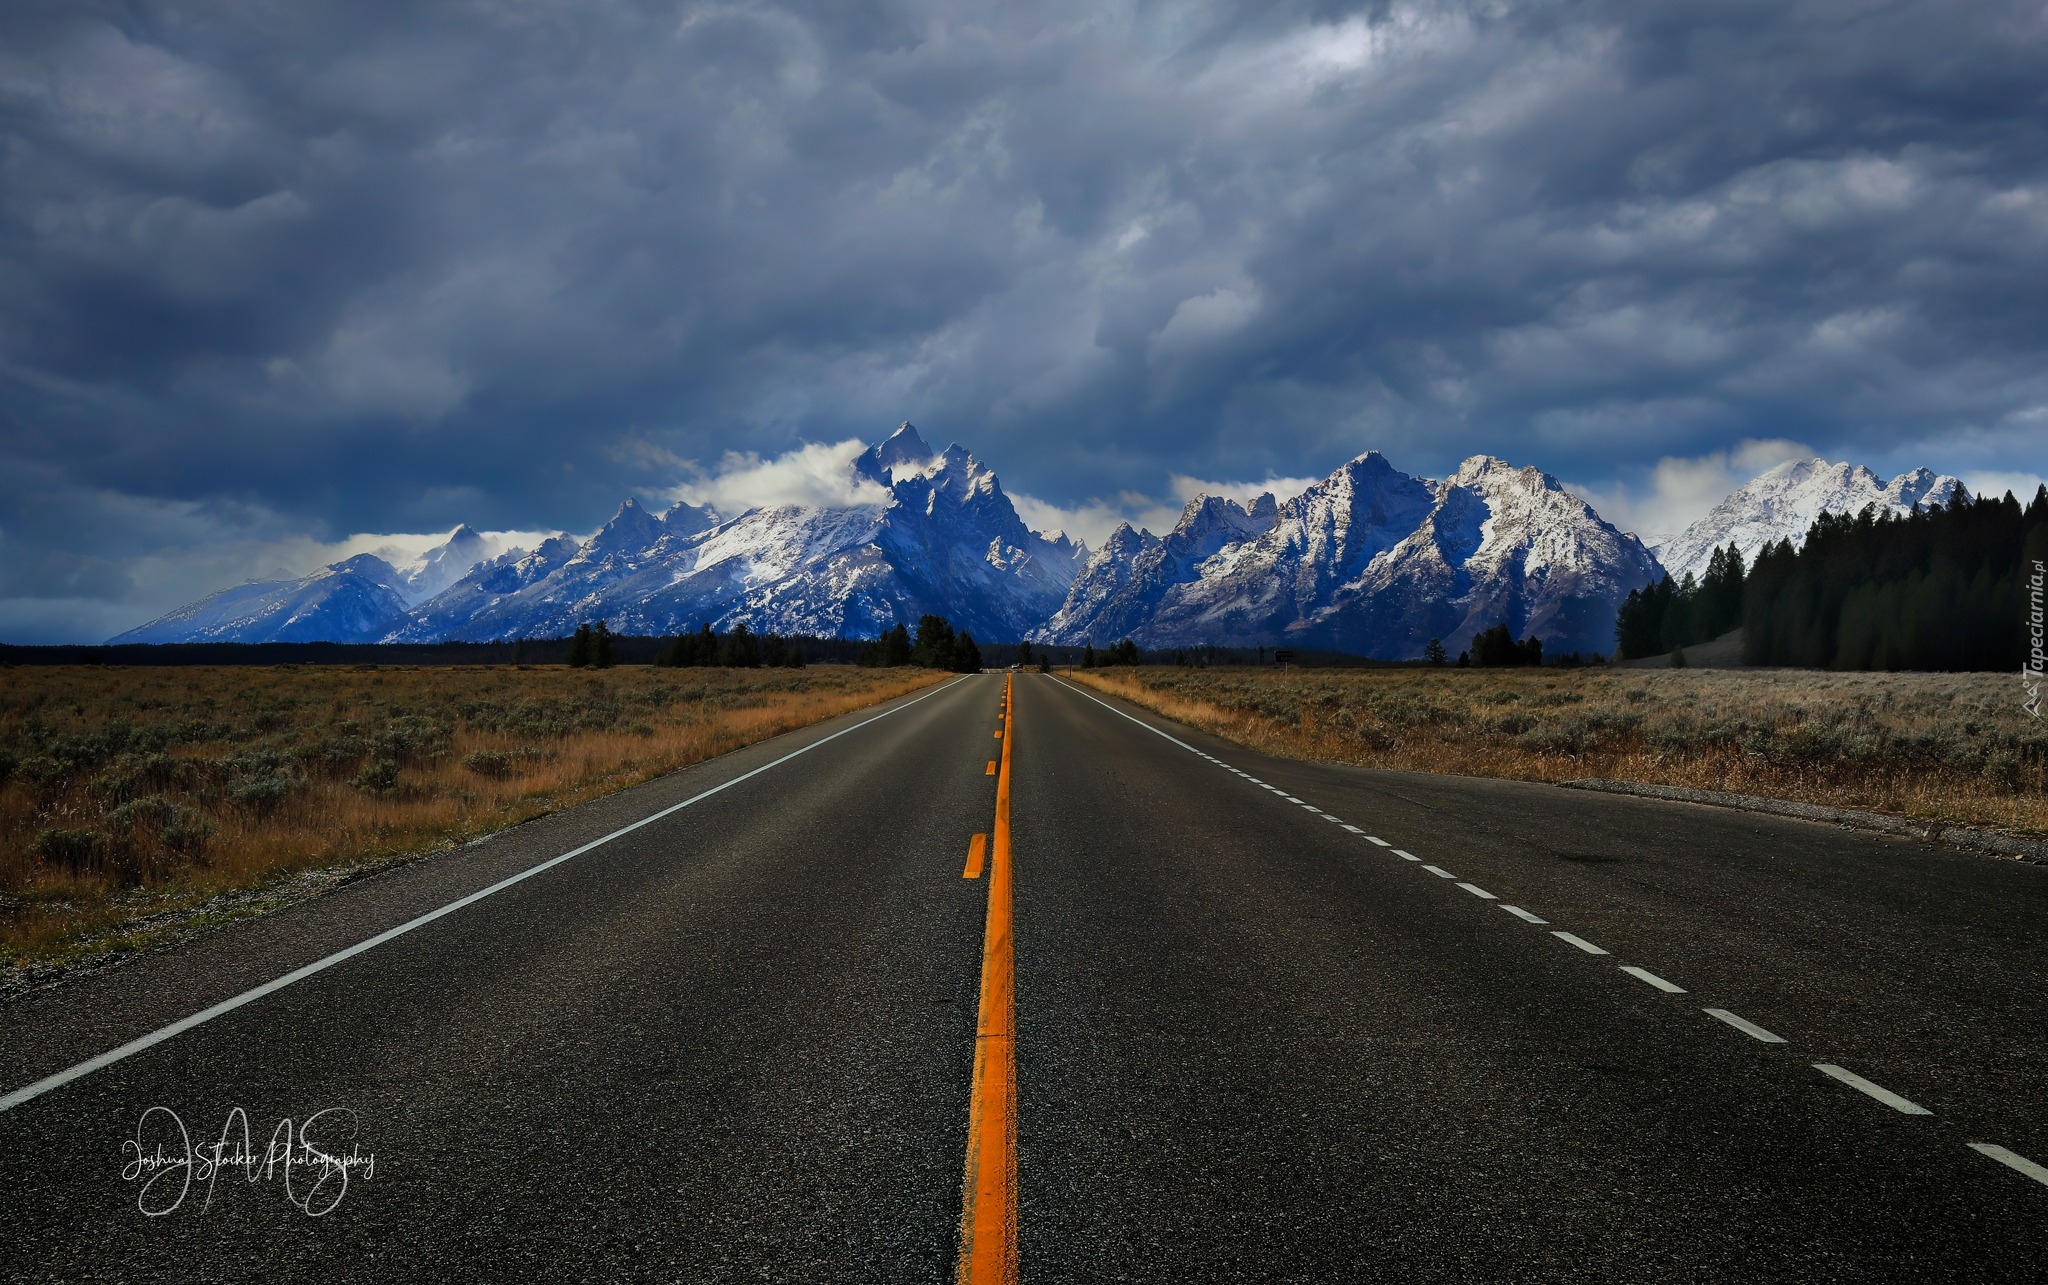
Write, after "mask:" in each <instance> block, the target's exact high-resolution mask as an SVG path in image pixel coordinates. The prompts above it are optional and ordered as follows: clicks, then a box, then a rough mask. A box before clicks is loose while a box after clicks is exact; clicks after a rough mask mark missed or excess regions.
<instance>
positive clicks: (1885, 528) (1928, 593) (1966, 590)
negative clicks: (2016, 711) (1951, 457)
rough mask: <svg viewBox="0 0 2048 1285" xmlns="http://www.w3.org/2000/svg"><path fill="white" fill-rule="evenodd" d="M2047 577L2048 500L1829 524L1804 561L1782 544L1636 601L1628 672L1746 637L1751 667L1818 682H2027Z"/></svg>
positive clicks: (1815, 530)
mask: <svg viewBox="0 0 2048 1285" xmlns="http://www.w3.org/2000/svg"><path fill="white" fill-rule="evenodd" d="M2043 563H2048V487H2042V488H2037V489H2036V491H2035V493H2034V498H2033V501H2032V502H2031V503H2029V504H2028V505H2026V506H2025V507H2024V508H2023V507H2021V505H2020V502H2019V501H2018V500H2016V499H2014V498H2013V496H2012V494H2011V493H2010V492H2008V493H2007V494H2006V495H2005V496H2004V497H2002V498H2000V499H1991V498H1989V497H1984V496H1980V497H1974V498H1973V497H1971V496H1970V495H1968V494H1967V493H1964V492H1958V493H1957V494H1956V495H1955V496H1954V497H1953V498H1952V499H1951V500H1950V501H1949V503H1947V504H1942V505H1935V506H1933V507H1930V508H1926V509H1918V510H1915V511H1914V512H1912V513H1909V514H1893V513H1880V512H1879V511H1878V510H1877V508H1876V506H1874V505H1873V506H1868V507H1866V508H1864V510H1863V511H1862V512H1861V513H1855V514H1846V513H1829V514H1822V515H1821V516H1820V518H1818V519H1817V520H1816V521H1815V522H1814V524H1813V526H1812V527H1811V528H1810V529H1809V530H1808V531H1807V534H1806V542H1805V543H1804V544H1803V545H1801V546H1800V547H1799V548H1797V549H1795V548H1793V547H1792V542H1791V541H1790V540H1780V541H1778V542H1777V543H1776V544H1771V545H1766V546H1764V547H1763V548H1762V549H1760V550H1758V551H1757V555H1756V561H1755V563H1754V564H1753V565H1751V566H1749V567H1746V568H1745V567H1744V566H1743V562H1742V555H1741V553H1740V552H1739V551H1738V550H1737V549H1736V548H1735V547H1734V546H1733V545H1730V546H1729V547H1728V548H1726V549H1724V550H1721V551H1719V552H1717V553H1715V555H1714V561H1713V563H1712V564H1710V566H1709V568H1708V571H1707V574H1706V576H1705V577H1704V578H1703V579H1701V580H1700V581H1698V582H1697V583H1695V582H1694V581H1693V579H1692V578H1691V577H1690V576H1688V577H1687V578H1686V579H1685V580H1684V581H1682V582H1679V583H1676V584H1674V583H1673V582H1672V580H1671V578H1670V577H1669V576H1666V577H1665V578H1664V579H1663V580H1662V581H1660V582H1659V583H1657V584H1654V585H1648V586H1645V587H1644V588H1642V589H1640V590H1637V591H1635V592H1632V593H1630V594H1629V596H1628V598H1627V600H1626V601H1624V602H1623V603H1622V606H1621V611H1620V613H1619V615H1618V616H1617V618H1616V621H1615V635H1616V640H1617V642H1618V643H1619V652H1620V655H1621V657H1622V658H1623V659H1631V658H1634V657H1638V656H1654V655H1658V654H1660V653H1663V652H1669V651H1673V650H1674V649H1676V648H1681V647H1685V646H1688V645H1690V644H1692V643H1695V642H1702V641H1705V640H1706V639H1709V638H1714V637H1718V636H1719V635H1721V634H1723V633H1725V632H1727V631H1728V630H1730V629H1733V628H1735V627H1736V626H1738V625H1740V626H1741V628H1742V659H1743V662H1744V663H1745V664H1751V665H1791V666H1800V667H1805V668H1814V669H1886V670H1896V669H1917V670H1998V669H2017V668H2019V667H2021V665H2022V664H2024V663H2025V660H2026V657H2027V652H2028V647H2029V643H2030V635H2029V632H2028V630H2027V627H2026V626H2027V621H2028V613H2029V612H2030V611H2031V610H2032V609H2033V604H2032V603H2031V602H2030V601H2029V600H2028V597H2027V581H2028V579H2029V577H2030V576H2031V575H2032V574H2033V572H2034V569H2035V567H2036V566H2038V565H2041V564H2043Z"/></svg>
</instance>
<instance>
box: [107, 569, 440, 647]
mask: <svg viewBox="0 0 2048 1285" xmlns="http://www.w3.org/2000/svg"><path fill="white" fill-rule="evenodd" d="M405 610H406V597H405V588H404V582H403V580H402V578H401V577H400V576H399V573H398V572H397V570H396V569H394V568H393V567H392V566H391V564H390V563H388V562H386V561H384V560H383V559H382V558H379V557H376V556H375V555H373V554H368V553H361V554H357V555H356V556H355V557H353V558H348V559H346V560H344V561H341V562H337V563H334V564H333V565H331V566H326V567H322V568H321V569H320V570H318V571H315V572H314V573H313V574H311V575H309V576H303V577H301V578H299V579H297V580H272V581H256V582H252V583H250V584H244V585H236V586H235V587H234V588H232V589H223V590H221V591H220V592H219V593H215V594H212V595H209V596H208V597H205V598H202V599H200V600H199V601H198V602H195V603H192V604H190V605H188V606H184V607H180V608H178V609H177V610H176V611H173V612H170V613H169V614H167V615H164V616H160V617H158V618H157V619H155V620H152V621H150V622H149V623H148V624H146V625H143V626H141V627H140V628H137V629H131V630H129V631H128V632H127V633H124V634H120V635H117V636H116V637H113V638H110V639H108V640H107V641H108V642H109V643H167V642H363V641H369V640H374V639H376V638H379V637H382V636H383V635H384V634H385V633H386V632H387V631H388V630H389V629H390V628H391V626H392V625H393V624H394V623H395V622H397V621H399V620H402V619H404V617H405Z"/></svg>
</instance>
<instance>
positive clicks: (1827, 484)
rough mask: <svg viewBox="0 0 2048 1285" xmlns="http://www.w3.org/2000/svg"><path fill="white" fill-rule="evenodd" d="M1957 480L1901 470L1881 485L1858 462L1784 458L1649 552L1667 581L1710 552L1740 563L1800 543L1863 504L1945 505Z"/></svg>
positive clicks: (1703, 565) (1899, 509)
mask: <svg viewBox="0 0 2048 1285" xmlns="http://www.w3.org/2000/svg"><path fill="white" fill-rule="evenodd" d="M1962 485H1963V484H1962V483H1961V482H1959V481H1957V480H1956V479H1955V478H1952V477H1949V476H1947V475H1945V474H1937V473H1934V472H1931V471H1929V470H1927V469H1924V468H1920V469H1914V470H1913V471H1911V472H1910V473H1901V474H1899V475H1898V476H1897V477H1895V478H1893V479H1892V480H1891V481H1889V482H1886V481H1884V480H1883V479H1881V478H1879V477H1878V476H1877V474H1875V473H1873V472H1871V471H1870V470H1869V469H1867V468H1864V467H1863V466H1862V465H1860V464H1832V463H1829V462H1828V461H1827V460H1823V459H1810V460H1787V461H1786V462H1785V463H1783V464H1780V465H1778V466H1777V467H1776V468H1774V469H1771V470H1770V471H1769V472H1767V473H1765V474H1763V475H1762V476H1761V477H1758V478H1755V479H1753V480H1751V481H1750V482H1748V483H1747V484H1745V485H1744V486H1742V487H1741V488H1740V489H1738V490H1737V491H1735V492H1734V494H1732V495H1730V496H1729V497H1728V498H1727V499H1725V500H1723V501H1721V502H1720V503H1719V504H1717V505H1715V506H1714V507H1713V509H1712V510H1711V511H1710V512H1709V513H1708V514H1707V515H1706V516H1705V517H1703V518H1701V519H1700V520H1699V521H1697V522H1695V523H1693V524H1692V525H1691V526H1689V527H1687V528H1686V529H1685V530H1684V531H1683V532H1682V533H1680V534H1679V535H1677V536H1675V537H1673V538H1672V539H1671V540H1669V541H1667V542H1666V543H1664V544H1663V545H1660V546H1658V547H1657V549H1656V550H1655V552H1656V554H1657V558H1658V560H1659V561H1660V562H1662V563H1663V564H1664V569H1665V570H1667V571H1669V572H1670V573H1671V575H1672V578H1673V579H1678V580H1682V579H1684V578H1685V576H1686V573H1687V572H1690V573H1692V574H1693V575H1694V576H1696V577H1697V576H1702V575H1705V574H1706V570H1707V563H1708V561H1709V560H1710V559H1711V558H1712V557H1713V556H1714V550H1716V549H1720V548H1725V547H1727V546H1728V545H1729V544H1730V543H1731V542H1732V543H1733V544H1734V545H1735V547H1736V548H1738V549H1740V550H1741V551H1742V557H1743V561H1744V562H1753V561H1755V560H1756V555H1757V551H1758V550H1759V549H1761V548H1763V547H1764V546H1765V545H1766V544H1776V543H1777V542H1778V541H1780V540H1790V541H1791V542H1792V546H1793V547H1794V548H1798V547H1799V546H1800V545H1802V544H1804V543H1806V532H1807V528H1809V527H1811V526H1812V525H1813V522H1814V519H1815V518H1818V517H1819V516H1820V515H1821V514H1823V513H1860V512H1862V511H1863V507H1864V506H1865V505H1867V504H1874V505H1876V506H1877V507H1878V510H1879V512H1885V511H1890V512H1893V513H1901V514H1903V513H1910V512H1911V511H1912V509H1913V506H1914V505H1916V504H1920V505H1935V504H1946V503H1948V501H1949V498H1950V497H1951V496H1953V495H1954V494H1955V493H1956V492H1957V491H1959V490H1961V489H1962Z"/></svg>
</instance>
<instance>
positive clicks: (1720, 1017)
mask: <svg viewBox="0 0 2048 1285" xmlns="http://www.w3.org/2000/svg"><path fill="white" fill-rule="evenodd" d="M1701 1011H1702V1012H1704V1013H1705V1014H1706V1015H1707V1016H1708V1017H1711V1018H1713V1019H1715V1020H1716V1021H1721V1022H1726V1023H1728V1025H1730V1026H1732V1027H1734V1028H1735V1029H1736V1030H1738V1031H1741V1032H1742V1033H1743V1034H1744V1035H1747V1036H1749V1037H1750V1038H1751V1039H1753V1040H1762V1041H1763V1042H1764V1043H1766V1044H1783V1043H1784V1042H1785V1037H1784V1036H1782V1035H1774V1034H1772V1033H1771V1032H1769V1031H1767V1030H1765V1029H1764V1028H1763V1027H1761V1026H1758V1025H1757V1024H1756V1023H1755V1022H1752V1021H1750V1020H1749V1019H1748V1018H1746V1017H1737V1016H1736V1015H1735V1014H1733V1013H1731V1012H1729V1011H1728V1010H1727V1009H1725V1008H1709V1009H1702V1010H1701Z"/></svg>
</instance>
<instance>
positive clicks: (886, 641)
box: [882, 623, 910, 669]
mask: <svg viewBox="0 0 2048 1285" xmlns="http://www.w3.org/2000/svg"><path fill="white" fill-rule="evenodd" d="M909 663H910V630H909V629H907V628H905V627H904V626H903V625H902V624H901V623H898V624H897V626H896V627H895V628H894V629H891V630H890V631H889V632H888V633H885V634H883V635H882V664H883V665H884V666H886V667H888V668H891V669H893V668H895V667H896V666H898V665H908V664H909Z"/></svg>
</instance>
